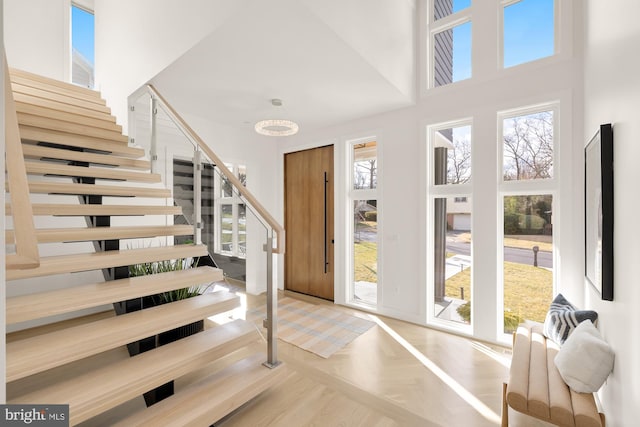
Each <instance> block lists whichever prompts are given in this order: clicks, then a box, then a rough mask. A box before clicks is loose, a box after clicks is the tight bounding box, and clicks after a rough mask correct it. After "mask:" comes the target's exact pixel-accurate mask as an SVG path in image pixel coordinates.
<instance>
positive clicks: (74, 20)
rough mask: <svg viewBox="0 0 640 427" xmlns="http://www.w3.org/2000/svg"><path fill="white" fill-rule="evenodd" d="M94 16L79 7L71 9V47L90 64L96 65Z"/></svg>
mask: <svg viewBox="0 0 640 427" xmlns="http://www.w3.org/2000/svg"><path fill="white" fill-rule="evenodd" d="M94 32H95V29H94V18H93V14H92V13H89V12H87V11H85V10H82V9H80V8H79V7H75V6H72V7H71V46H72V47H73V48H74V49H76V50H77V51H78V52H80V53H81V54H82V56H84V57H85V58H86V59H87V60H88V61H89V62H90V63H92V64H94V63H95V54H94Z"/></svg>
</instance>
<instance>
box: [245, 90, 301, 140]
mask: <svg viewBox="0 0 640 427" xmlns="http://www.w3.org/2000/svg"><path fill="white" fill-rule="evenodd" d="M271 105H273V106H274V107H281V106H282V100H280V99H272V100H271ZM255 129H256V132H258V133H259V134H261V135H267V136H290V135H295V134H296V133H298V129H299V128H298V124H297V123H296V122H293V121H291V120H286V119H267V120H261V121H259V122H258V123H256V126H255Z"/></svg>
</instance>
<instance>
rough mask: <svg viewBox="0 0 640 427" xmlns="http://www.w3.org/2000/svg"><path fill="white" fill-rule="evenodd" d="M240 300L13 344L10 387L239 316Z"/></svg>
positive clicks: (205, 302) (186, 305)
mask: <svg viewBox="0 0 640 427" xmlns="http://www.w3.org/2000/svg"><path fill="white" fill-rule="evenodd" d="M239 305H240V298H239V297H238V296H236V295H234V294H231V293H229V292H225V291H220V292H213V293H208V294H204V295H200V296H197V297H193V298H188V299H184V300H181V301H177V302H173V303H170V304H163V305H160V306H157V307H151V308H147V309H144V310H139V311H134V312H131V313H127V314H123V315H120V316H115V317H111V318H109V319H104V320H98V321H95V322H90V323H87V324H84V325H80V326H75V327H71V328H67V329H63V330H59V331H56V332H51V333H48V334H45V335H39V336H35V337H32V338H26V339H24V340H20V341H14V342H10V343H8V344H7V354H6V369H7V381H15V380H17V379H20V378H24V377H26V376H29V375H33V374H36V373H38V372H42V371H46V370H47V369H52V368H55V367H56V366H62V365H64V364H67V363H70V362H73V361H76V360H79V359H83V358H85V357H89V356H91V355H94V354H97V353H101V352H103V351H107V350H109V349H112V348H115V347H118V346H121V345H126V344H127V343H131V342H134V341H136V340H140V339H142V338H146V337H149V336H152V335H155V334H158V333H160V332H164V331H168V330H171V329H174V328H177V327H178V326H182V325H187V324H189V323H193V322H196V321H198V320H202V319H204V318H206V317H208V316H212V315H215V314H218V313H224V312H225V311H229V310H233V309H234V308H236V307H238V306H239Z"/></svg>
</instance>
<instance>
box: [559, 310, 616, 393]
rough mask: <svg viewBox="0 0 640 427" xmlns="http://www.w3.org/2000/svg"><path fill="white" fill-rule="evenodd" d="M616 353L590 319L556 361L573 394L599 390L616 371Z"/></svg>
mask: <svg viewBox="0 0 640 427" xmlns="http://www.w3.org/2000/svg"><path fill="white" fill-rule="evenodd" d="M613 359H614V353H613V350H612V349H611V347H610V346H609V344H607V342H606V341H605V340H604V339H602V336H601V335H600V332H598V329H596V327H595V326H594V325H593V323H591V321H590V320H586V321H584V322H581V323H580V324H579V325H578V326H577V327H576V328H575V329H574V330H573V332H572V333H571V335H569V338H567V340H566V341H565V342H564V344H563V345H562V347H561V348H560V351H559V352H558V354H557V355H556V358H555V360H554V362H555V364H556V367H557V368H558V371H560V375H561V376H562V379H563V380H564V382H566V383H567V385H568V386H569V387H571V388H572V389H573V390H574V391H577V392H580V393H593V392H596V391H598V389H600V387H601V386H602V384H604V382H605V380H606V379H607V377H608V376H609V373H610V372H611V370H612V369H613Z"/></svg>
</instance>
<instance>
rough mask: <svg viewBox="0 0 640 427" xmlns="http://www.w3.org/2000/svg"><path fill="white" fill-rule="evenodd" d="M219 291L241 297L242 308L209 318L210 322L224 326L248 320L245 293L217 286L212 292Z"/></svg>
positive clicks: (213, 287)
mask: <svg viewBox="0 0 640 427" xmlns="http://www.w3.org/2000/svg"><path fill="white" fill-rule="evenodd" d="M217 291H227V292H232V293H234V294H236V295H237V296H238V297H240V306H239V307H238V308H235V309H233V310H231V311H226V312H224V313H220V314H216V315H215V316H211V317H208V318H207V319H209V320H210V321H212V322H214V323H216V324H218V325H224V324H225V323H229V322H232V321H234V320H236V319H242V320H247V294H246V293H244V292H240V291H237V290H235V291H234V290H231V289H229V288H228V287H226V286H225V285H219V284H216V285H214V286H212V287H211V292H217Z"/></svg>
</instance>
